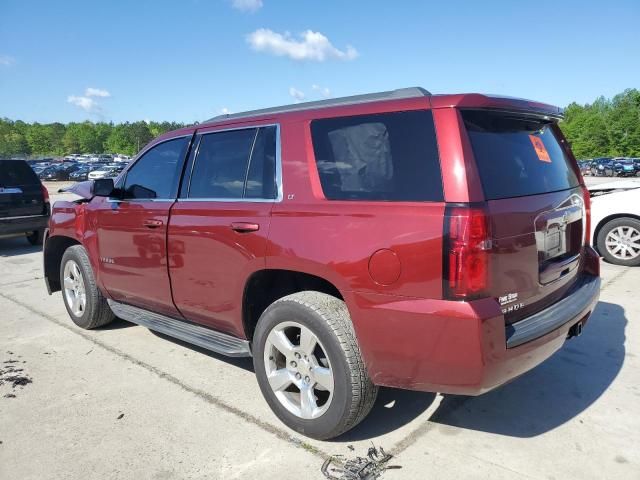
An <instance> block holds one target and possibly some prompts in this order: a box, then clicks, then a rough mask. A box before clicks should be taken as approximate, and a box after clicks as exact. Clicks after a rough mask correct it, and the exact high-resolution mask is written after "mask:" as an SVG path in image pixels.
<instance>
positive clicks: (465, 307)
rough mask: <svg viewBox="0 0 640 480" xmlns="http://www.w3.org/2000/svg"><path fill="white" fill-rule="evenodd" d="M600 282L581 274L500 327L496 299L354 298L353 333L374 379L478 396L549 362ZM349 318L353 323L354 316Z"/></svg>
mask: <svg viewBox="0 0 640 480" xmlns="http://www.w3.org/2000/svg"><path fill="white" fill-rule="evenodd" d="M599 294H600V278H599V277H598V276H594V275H588V274H583V275H582V276H581V278H580V279H579V280H578V283H577V284H576V287H574V288H573V289H572V290H571V291H570V292H569V293H568V294H567V295H566V296H565V297H564V298H563V299H562V300H560V301H559V302H557V303H556V304H554V305H552V306H551V307H549V308H547V309H545V310H543V311H542V312H539V313H537V314H535V315H533V316H531V317H528V318H526V319H524V320H522V321H520V322H518V323H516V324H513V325H510V326H507V327H505V321H504V317H503V316H502V313H501V311H500V307H499V305H498V303H497V301H496V300H495V299H492V298H488V299H482V300H478V301H473V302H468V303H466V302H451V301H443V300H400V301H393V302H389V303H385V304H377V305H372V304H371V303H370V302H372V301H376V300H375V299H373V298H366V297H365V296H364V295H363V296H360V297H357V299H356V302H357V308H358V310H359V312H360V313H363V314H364V316H363V317H361V318H364V319H365V320H364V322H366V325H363V324H362V322H359V321H355V322H354V323H355V327H356V334H357V336H358V340H359V343H360V346H361V350H362V353H363V356H364V359H365V363H366V364H367V368H368V371H369V375H370V376H371V378H372V380H373V382H374V383H375V384H378V385H385V386H390V387H397V388H406V389H410V390H422V391H433V392H442V393H454V394H462V395H479V394H482V393H484V392H487V391H489V390H492V389H494V388H496V387H498V386H500V385H502V384H504V383H506V382H508V381H510V380H512V379H514V378H516V377H518V376H519V375H522V374H523V373H525V372H527V371H528V370H531V369H532V368H534V367H535V366H537V365H539V364H540V363H542V362H543V361H544V360H546V359H547V358H549V357H550V356H551V355H552V354H553V353H555V352H556V351H557V350H559V349H560V348H561V347H562V345H563V344H564V342H565V340H566V339H567V336H568V334H569V330H570V329H571V327H573V326H574V325H575V324H577V323H579V322H582V323H583V325H584V323H585V322H586V321H587V319H588V318H589V315H590V314H591V312H592V311H593V309H594V308H595V306H596V304H597V302H598V297H599ZM354 320H355V319H354Z"/></svg>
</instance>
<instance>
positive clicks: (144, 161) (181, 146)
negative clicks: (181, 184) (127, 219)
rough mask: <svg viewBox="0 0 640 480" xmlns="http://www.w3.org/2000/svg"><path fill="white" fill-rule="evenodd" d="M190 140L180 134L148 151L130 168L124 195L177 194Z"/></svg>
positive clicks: (136, 196) (166, 196)
mask: <svg viewBox="0 0 640 480" xmlns="http://www.w3.org/2000/svg"><path fill="white" fill-rule="evenodd" d="M189 140H190V137H182V138H176V139H175V140H169V141H167V142H164V143H161V144H159V145H156V146H155V147H153V148H151V149H150V150H149V151H147V153H145V154H144V155H143V156H142V157H141V158H140V159H139V160H138V161H137V162H136V163H135V164H134V165H133V166H132V167H131V169H130V170H129V171H128V172H127V178H126V179H125V184H124V191H125V192H124V197H125V198H128V199H136V198H173V197H174V196H175V191H176V187H177V180H178V176H179V175H180V168H181V166H182V161H183V159H184V156H185V153H186V149H187V147H188V145H189ZM105 170H111V169H109V168H105Z"/></svg>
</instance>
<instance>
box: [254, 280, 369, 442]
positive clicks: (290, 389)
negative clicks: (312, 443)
mask: <svg viewBox="0 0 640 480" xmlns="http://www.w3.org/2000/svg"><path fill="white" fill-rule="evenodd" d="M253 362H254V367H255V372H256V376H257V378H258V384H259V385H260V390H262V394H263V395H264V397H265V399H266V401H267V403H268V404H269V406H270V407H271V409H272V410H273V411H274V413H275V414H276V415H277V416H278V418H280V420H282V422H284V423H285V424H286V425H287V426H289V427H290V428H292V429H293V430H295V431H297V432H299V433H301V434H303V435H306V436H309V437H312V438H316V439H319V440H326V439H329V438H333V437H337V436H338V435H340V434H342V433H344V432H346V431H347V430H350V429H351V428H353V427H354V426H356V425H357V424H358V423H360V422H361V421H362V420H363V419H364V418H365V417H366V416H367V414H368V413H369V412H370V411H371V408H372V407H373V404H374V402H375V399H376V396H377V393H378V387H376V386H375V385H374V384H373V383H372V382H371V380H370V379H369V377H368V375H367V371H366V369H365V366H364V363H363V361H362V357H361V355H360V349H359V347H358V342H357V340H356V337H355V333H354V330H353V325H352V323H351V319H350V317H349V312H348V310H347V307H346V305H345V303H344V302H343V301H342V300H340V299H338V298H335V297H332V296H330V295H327V294H324V293H320V292H315V291H305V292H299V293H294V294H292V295H288V296H286V297H283V298H281V299H279V300H277V301H276V302H274V303H273V304H271V305H270V306H269V307H268V308H267V309H266V310H265V311H264V313H263V314H262V315H261V317H260V320H259V322H258V326H257V327H256V331H255V334H254V340H253Z"/></svg>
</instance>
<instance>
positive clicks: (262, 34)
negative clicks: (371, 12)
mask: <svg viewBox="0 0 640 480" xmlns="http://www.w3.org/2000/svg"><path fill="white" fill-rule="evenodd" d="M247 42H248V43H249V45H251V48H253V49H254V50H255V51H257V52H264V53H270V54H272V55H276V56H279V57H282V56H287V57H289V58H291V59H292V60H312V61H316V62H324V61H325V60H327V59H330V58H335V59H338V60H353V59H354V58H356V57H357V56H358V52H357V50H356V49H355V48H353V47H352V46H350V45H348V46H347V48H346V49H345V50H339V49H337V48H336V47H334V46H333V45H332V44H331V42H330V41H329V39H328V38H327V37H325V36H324V35H323V34H322V33H320V32H314V31H311V30H307V31H305V32H303V33H302V34H301V35H300V39H299V40H296V39H294V38H293V37H292V36H291V34H290V33H289V32H285V34H284V35H283V34H280V33H276V32H274V31H272V30H269V29H267V28H260V29H258V30H256V31H255V32H253V33H250V34H249V35H248V36H247Z"/></svg>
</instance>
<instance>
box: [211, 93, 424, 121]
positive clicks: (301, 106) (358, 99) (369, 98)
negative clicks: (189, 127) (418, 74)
mask: <svg viewBox="0 0 640 480" xmlns="http://www.w3.org/2000/svg"><path fill="white" fill-rule="evenodd" d="M430 95H431V93H430V92H429V91H427V90H425V89H424V88H421V87H409V88H399V89H396V90H389V91H387V92H378V93H367V94H364V95H352V96H350V97H340V98H329V99H327V100H317V101H314V102H304V103H294V104H290V105H282V106H279V107H271V108H263V109H260V110H250V111H247V112H239V113H225V114H222V115H218V116H217V117H213V118H210V119H209V120H206V121H205V122H203V123H208V122H215V121H220V120H233V119H236V118H246V117H256V116H258V115H269V114H272V113H285V112H299V111H302V110H310V109H313V108H325V107H337V106H341V105H355V104H358V103H369V102H376V101H380V100H399V99H404V98H417V97H428V96H430Z"/></svg>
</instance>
